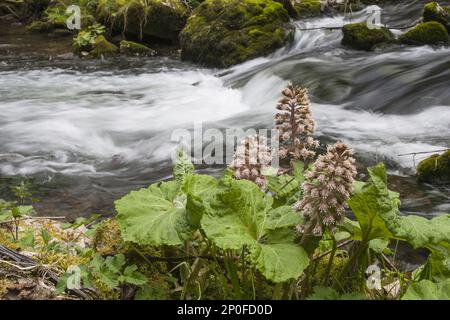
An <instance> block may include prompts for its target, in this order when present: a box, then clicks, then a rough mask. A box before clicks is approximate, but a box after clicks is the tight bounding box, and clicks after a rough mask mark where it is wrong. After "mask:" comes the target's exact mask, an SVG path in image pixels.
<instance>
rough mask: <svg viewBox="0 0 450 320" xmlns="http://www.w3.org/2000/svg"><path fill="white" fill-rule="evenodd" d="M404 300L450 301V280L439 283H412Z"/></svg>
mask: <svg viewBox="0 0 450 320" xmlns="http://www.w3.org/2000/svg"><path fill="white" fill-rule="evenodd" d="M402 300H450V279H447V280H445V281H442V282H438V283H433V282H431V281H429V280H422V281H420V282H416V283H412V284H411V285H410V286H409V288H408V290H407V291H406V293H405V294H404V295H403V297H402Z"/></svg>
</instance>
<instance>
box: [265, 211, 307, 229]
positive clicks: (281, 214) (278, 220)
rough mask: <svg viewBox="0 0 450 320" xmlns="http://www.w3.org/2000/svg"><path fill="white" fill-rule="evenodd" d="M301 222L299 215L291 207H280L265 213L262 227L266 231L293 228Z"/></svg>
mask: <svg viewBox="0 0 450 320" xmlns="http://www.w3.org/2000/svg"><path fill="white" fill-rule="evenodd" d="M301 222H302V219H301V216H300V214H298V212H295V211H294V209H293V208H292V206H281V207H277V208H275V209H272V210H269V212H267V217H266V222H265V225H264V227H265V228H266V229H267V230H275V229H278V228H285V227H293V226H296V225H298V224H300V223H301Z"/></svg>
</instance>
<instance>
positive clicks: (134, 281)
mask: <svg viewBox="0 0 450 320" xmlns="http://www.w3.org/2000/svg"><path fill="white" fill-rule="evenodd" d="M137 269H138V268H137V266H136V265H134V264H131V265H126V260H125V256H124V255H123V254H118V255H116V256H108V257H106V258H103V257H101V256H95V257H94V259H92V260H91V262H90V263H89V264H88V265H81V266H70V267H69V268H68V269H67V271H66V272H65V273H64V274H63V275H62V276H61V277H60V279H59V281H58V284H57V292H58V293H61V292H63V291H64V290H66V289H75V288H76V289H79V288H81V286H83V287H86V288H91V287H93V283H94V278H96V279H98V280H99V281H100V282H101V283H103V284H104V285H106V286H107V287H108V288H109V289H111V290H113V289H117V288H118V287H119V286H120V285H123V284H131V285H136V286H140V285H144V284H146V283H147V279H146V277H145V276H144V275H143V274H142V273H140V272H139V271H137Z"/></svg>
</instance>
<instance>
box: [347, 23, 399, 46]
mask: <svg viewBox="0 0 450 320" xmlns="http://www.w3.org/2000/svg"><path fill="white" fill-rule="evenodd" d="M342 33H343V34H344V37H343V38H342V44H343V45H345V46H349V47H351V48H353V49H357V50H366V51H370V50H373V49H374V48H375V47H376V46H377V45H380V44H383V43H388V42H392V41H394V40H395V37H394V35H393V34H392V32H391V31H390V30H389V29H387V28H379V29H369V27H367V23H365V22H360V23H352V24H347V25H345V26H344V27H343V28H342Z"/></svg>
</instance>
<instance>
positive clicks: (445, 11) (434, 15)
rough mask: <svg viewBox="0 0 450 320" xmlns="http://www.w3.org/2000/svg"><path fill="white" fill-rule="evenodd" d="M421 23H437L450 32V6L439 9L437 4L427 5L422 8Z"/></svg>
mask: <svg viewBox="0 0 450 320" xmlns="http://www.w3.org/2000/svg"><path fill="white" fill-rule="evenodd" d="M423 21H424V22H429V21H436V22H439V23H441V24H443V25H444V26H445V27H446V29H447V32H450V6H448V7H441V6H440V5H439V3H437V2H430V3H427V4H426V5H425V7H424V8H423Z"/></svg>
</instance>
